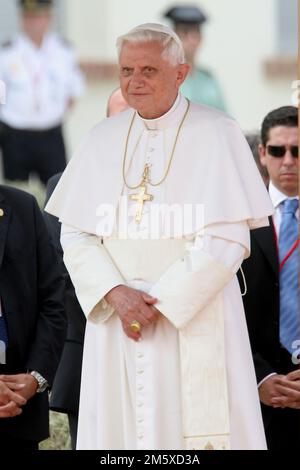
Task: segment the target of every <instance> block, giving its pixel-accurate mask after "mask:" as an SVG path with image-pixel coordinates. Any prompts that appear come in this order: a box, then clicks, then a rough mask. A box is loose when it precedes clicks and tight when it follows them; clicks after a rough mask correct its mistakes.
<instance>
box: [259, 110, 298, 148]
mask: <svg viewBox="0 0 300 470" xmlns="http://www.w3.org/2000/svg"><path fill="white" fill-rule="evenodd" d="M276 126H287V127H297V126H298V108H296V107H295V106H282V107H281V108H278V109H274V111H271V112H270V113H269V114H267V115H266V117H265V119H264V120H263V123H262V127H261V142H262V144H263V146H264V147H265V146H266V144H267V141H268V139H269V132H270V130H271V129H272V128H273V127H276Z"/></svg>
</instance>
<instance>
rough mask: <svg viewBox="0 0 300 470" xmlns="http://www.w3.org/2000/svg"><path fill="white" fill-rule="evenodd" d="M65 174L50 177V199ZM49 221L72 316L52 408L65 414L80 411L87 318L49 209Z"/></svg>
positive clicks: (57, 374)
mask: <svg viewBox="0 0 300 470" xmlns="http://www.w3.org/2000/svg"><path fill="white" fill-rule="evenodd" d="M60 176H61V173H59V174H58V175H55V176H53V177H52V178H50V180H49V181H48V184H47V198H46V199H47V201H48V199H49V198H50V196H51V194H52V192H53V191H54V189H55V187H56V185H57V183H58V181H59V178H60ZM45 220H46V223H47V226H48V229H49V232H50V234H51V236H52V239H53V243H54V245H55V247H56V250H57V252H58V255H59V259H60V267H61V270H62V273H63V276H64V278H65V282H66V291H65V308H66V313H67V318H68V331H67V338H66V342H65V345H64V349H63V353H62V357H61V361H60V364H59V367H58V370H57V373H56V376H55V380H54V384H53V388H52V393H51V398H50V407H51V409H52V410H54V411H60V412H62V413H74V414H77V413H78V408H79V394H80V381H81V365H82V353H83V341H84V332H85V324H86V319H85V315H84V313H83V311H82V309H81V307H80V305H79V303H78V300H77V298H76V294H75V290H74V287H73V284H72V282H71V279H70V276H69V274H68V272H67V270H66V268H65V265H64V263H63V251H62V248H61V244H60V229H61V224H60V223H59V221H58V219H57V217H54V216H52V215H50V214H48V213H47V212H45Z"/></svg>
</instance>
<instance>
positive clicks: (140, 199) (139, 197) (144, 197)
mask: <svg viewBox="0 0 300 470" xmlns="http://www.w3.org/2000/svg"><path fill="white" fill-rule="evenodd" d="M148 175H149V165H147V164H146V165H145V169H144V172H143V179H142V181H141V184H140V191H139V193H138V194H132V195H131V196H130V197H129V198H130V200H131V201H136V202H137V203H138V209H137V212H136V214H135V222H136V223H137V224H139V223H140V222H141V220H142V217H143V209H144V204H145V202H150V201H153V196H152V194H147V186H146V185H147V182H148Z"/></svg>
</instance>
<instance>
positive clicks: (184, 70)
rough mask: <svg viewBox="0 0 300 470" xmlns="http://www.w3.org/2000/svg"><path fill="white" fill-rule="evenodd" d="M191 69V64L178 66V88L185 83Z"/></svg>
mask: <svg viewBox="0 0 300 470" xmlns="http://www.w3.org/2000/svg"><path fill="white" fill-rule="evenodd" d="M189 71H190V66H189V64H180V65H179V66H178V71H177V84H178V88H179V87H180V86H181V85H182V84H183V82H184V80H185V79H186V77H187V75H188V73H189Z"/></svg>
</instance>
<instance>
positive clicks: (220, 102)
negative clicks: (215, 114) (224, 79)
mask: <svg viewBox="0 0 300 470" xmlns="http://www.w3.org/2000/svg"><path fill="white" fill-rule="evenodd" d="M180 91H181V93H182V94H183V96H185V97H186V98H188V99H189V100H191V101H193V102H194V103H199V104H205V105H207V106H211V107H213V108H217V109H220V110H221V111H227V109H226V105H225V102H224V99H223V94H222V91H221V88H220V85H219V83H218V81H217V80H216V79H215V78H214V76H213V75H212V74H211V73H210V72H208V71H206V70H200V69H195V70H194V71H193V73H192V74H190V75H189V76H188V77H187V78H186V80H185V82H184V83H183V85H182V86H181V90H180Z"/></svg>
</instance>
